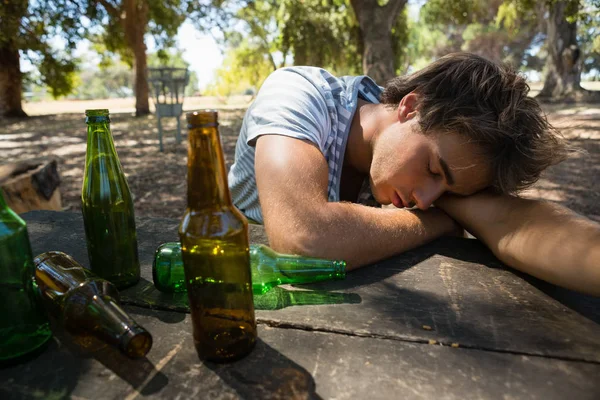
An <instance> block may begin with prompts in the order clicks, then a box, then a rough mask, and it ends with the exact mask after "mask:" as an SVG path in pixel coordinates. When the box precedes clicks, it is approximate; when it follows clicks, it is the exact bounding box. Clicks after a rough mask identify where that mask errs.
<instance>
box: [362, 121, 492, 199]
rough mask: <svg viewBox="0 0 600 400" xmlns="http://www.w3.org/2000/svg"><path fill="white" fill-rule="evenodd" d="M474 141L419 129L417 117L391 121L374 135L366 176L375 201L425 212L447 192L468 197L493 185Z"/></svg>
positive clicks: (487, 167)
mask: <svg viewBox="0 0 600 400" xmlns="http://www.w3.org/2000/svg"><path fill="white" fill-rule="evenodd" d="M479 154H480V151H479V149H478V147H477V145H475V144H473V143H470V142H469V139H467V138H464V137H462V136H460V135H459V134H449V133H446V134H436V133H429V134H427V135H424V134H421V133H420V128H419V126H418V121H417V119H416V118H413V119H411V120H410V121H407V122H406V123H395V124H393V125H391V126H389V127H388V128H386V129H385V130H384V131H383V132H382V133H381V134H380V136H379V137H378V138H377V141H376V142H375V145H374V148H373V160H372V163H371V170H370V179H371V189H372V191H373V195H374V196H375V199H376V200H377V201H378V202H379V203H381V204H394V205H395V206H396V207H400V208H401V207H411V206H413V205H416V206H417V207H419V208H420V209H422V210H425V209H427V208H429V206H431V204H433V202H434V201H435V200H437V199H438V197H440V196H441V195H442V194H444V193H445V192H452V193H455V194H458V195H463V196H468V195H470V194H473V193H475V192H477V191H479V190H482V189H484V188H485V187H487V186H489V185H490V183H491V178H490V176H491V175H490V169H489V166H488V165H487V164H486V163H485V161H484V158H483V157H482V156H480V155H479Z"/></svg>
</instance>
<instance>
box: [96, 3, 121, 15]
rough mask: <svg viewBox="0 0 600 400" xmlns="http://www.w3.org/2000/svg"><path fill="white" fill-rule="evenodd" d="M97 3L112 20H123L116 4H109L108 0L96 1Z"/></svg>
mask: <svg viewBox="0 0 600 400" xmlns="http://www.w3.org/2000/svg"><path fill="white" fill-rule="evenodd" d="M96 2H98V3H100V4H101V5H102V7H104V9H105V10H106V12H107V13H108V14H109V15H110V16H111V17H112V18H116V19H120V18H121V15H120V13H119V9H118V8H117V7H116V6H115V5H114V4H111V3H109V2H108V1H107V0H96Z"/></svg>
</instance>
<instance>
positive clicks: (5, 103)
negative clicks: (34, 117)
mask: <svg viewBox="0 0 600 400" xmlns="http://www.w3.org/2000/svg"><path fill="white" fill-rule="evenodd" d="M22 91H23V87H22V77H21V66H20V64H19V49H17V47H16V46H15V45H14V43H13V41H8V45H6V46H4V47H0V116H2V117H26V116H27V114H25V111H23V108H22V106H21V99H22V98H21V93H22Z"/></svg>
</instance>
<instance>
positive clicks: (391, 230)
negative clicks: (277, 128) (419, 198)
mask: <svg viewBox="0 0 600 400" xmlns="http://www.w3.org/2000/svg"><path fill="white" fill-rule="evenodd" d="M255 170H256V182H257V186H258V193H259V199H260V203H261V208H262V213H263V218H264V224H265V230H266V233H267V236H268V237H269V243H270V245H271V247H273V249H274V250H276V251H279V252H283V253H295V254H302V255H305V256H313V257H321V258H329V259H342V260H345V261H346V262H347V263H348V269H353V268H356V267H360V266H362V265H365V264H369V263H372V262H375V261H377V260H381V259H383V258H386V257H389V256H391V255H393V254H397V253H401V252H403V251H406V250H409V249H412V248H414V247H417V246H419V245H422V244H424V243H426V242H428V241H430V240H432V239H434V238H436V237H438V236H441V235H443V234H446V233H451V232H454V231H455V230H456V229H457V225H456V223H455V222H454V221H453V220H452V219H451V218H449V217H448V216H447V215H446V214H445V213H444V212H442V211H441V210H436V209H432V210H429V211H426V212H422V211H407V210H399V209H378V208H372V207H367V206H363V205H360V204H351V203H331V202H328V201H327V183H328V169H327V163H326V160H325V158H324V157H323V155H322V154H321V152H320V151H319V149H318V148H317V147H316V146H315V145H314V144H312V143H309V142H306V141H302V140H298V139H294V138H289V137H285V136H279V135H264V136H260V137H259V139H258V141H257V143H256V153H255Z"/></svg>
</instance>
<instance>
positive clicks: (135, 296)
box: [120, 278, 189, 324]
mask: <svg viewBox="0 0 600 400" xmlns="http://www.w3.org/2000/svg"><path fill="white" fill-rule="evenodd" d="M120 297H121V303H122V304H126V305H133V306H138V307H140V308H146V309H150V310H153V309H156V310H163V311H174V312H171V313H168V314H167V313H152V312H149V313H148V315H149V316H153V317H156V318H158V319H160V320H161V321H162V322H166V323H168V324H175V323H178V322H181V321H183V320H184V319H185V313H189V307H188V297H187V293H163V292H161V291H160V290H158V289H157V288H156V287H155V286H154V284H153V283H152V282H150V281H148V280H146V279H144V278H141V279H140V281H139V282H138V283H137V284H136V285H135V286H133V287H130V288H128V289H125V290H123V291H121V293H120ZM140 312H143V311H141V310H140V311H138V313H140Z"/></svg>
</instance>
